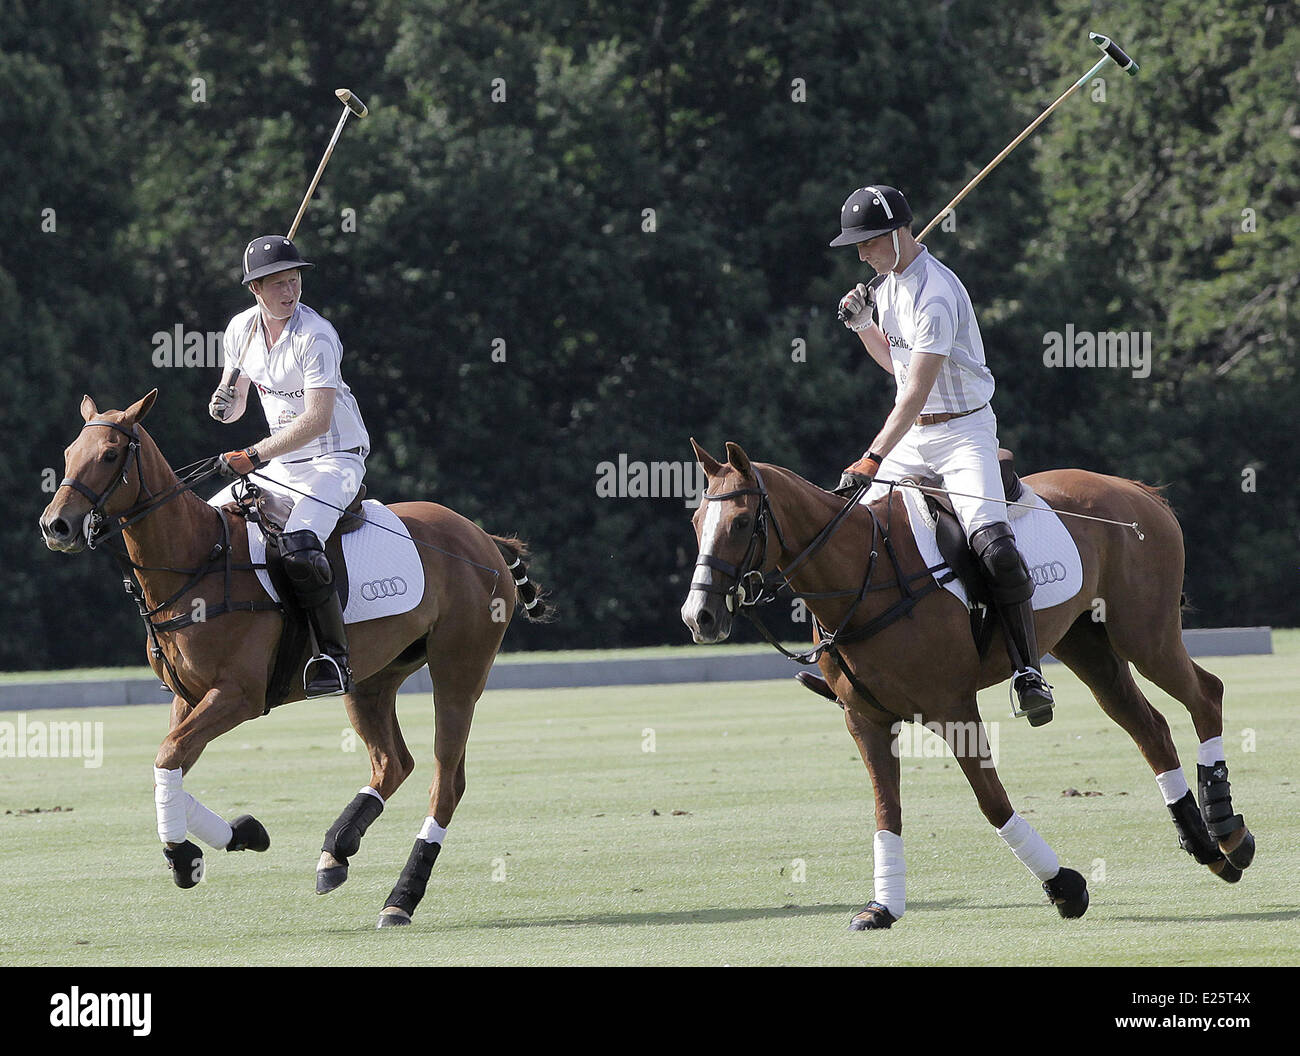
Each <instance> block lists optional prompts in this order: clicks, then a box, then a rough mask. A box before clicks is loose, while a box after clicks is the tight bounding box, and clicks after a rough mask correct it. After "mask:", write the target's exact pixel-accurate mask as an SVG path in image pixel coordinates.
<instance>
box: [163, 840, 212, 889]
mask: <svg viewBox="0 0 1300 1056" xmlns="http://www.w3.org/2000/svg"><path fill="white" fill-rule="evenodd" d="M163 857H164V858H166V859H167V868H168V869H170V870H171V872H172V881H173V882H174V883H175V884H176V886H177V887H179V888H182V889H183V890H189V889H190V888H191V887H196V886H197V885H198V883H199V881H200V880H202V879H203V851H202V850H201V849H200V848H199V847H197V846H196V845H194V844H192V843H190V841H189V840H185V841H184V842H182V843H178V844H177V845H176V846H175V847H166V846H164V847H163Z"/></svg>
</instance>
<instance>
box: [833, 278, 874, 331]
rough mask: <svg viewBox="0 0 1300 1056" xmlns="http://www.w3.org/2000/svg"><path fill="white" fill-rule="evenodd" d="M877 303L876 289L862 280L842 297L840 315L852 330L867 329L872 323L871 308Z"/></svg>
mask: <svg viewBox="0 0 1300 1056" xmlns="http://www.w3.org/2000/svg"><path fill="white" fill-rule="evenodd" d="M875 303H876V297H875V291H874V290H872V289H871V287H869V286H867V285H866V284H865V283H861V282H860V283H858V284H857V285H856V286H855V287H853V289H851V290H849V292H848V293H846V294H845V295H844V296H843V297H842V298H840V309H839V317H840V319H841V321H842V322H843V323H844V325H845V326H847V327H848V328H849V329H850V330H853V331H855V332H856V331H859V330H865V329H866V328H867V327H869V326H870V325H871V310H872V308H874V307H875Z"/></svg>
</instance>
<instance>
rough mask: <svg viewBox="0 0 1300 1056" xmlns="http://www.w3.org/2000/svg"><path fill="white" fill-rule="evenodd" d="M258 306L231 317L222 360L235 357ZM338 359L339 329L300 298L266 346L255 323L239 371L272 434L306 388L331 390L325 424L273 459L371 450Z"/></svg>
mask: <svg viewBox="0 0 1300 1056" xmlns="http://www.w3.org/2000/svg"><path fill="white" fill-rule="evenodd" d="M259 311H260V308H259V307H258V306H257V305H253V307H251V308H249V309H248V310H247V311H243V312H240V313H239V314H238V315H237V316H235V317H234V318H233V319H231V320H230V323H229V325H227V327H226V333H225V337H224V339H223V344H224V346H225V353H226V359H227V361H229V362H234V357H235V356H237V355H238V354H239V350H240V349H241V348H242V347H243V345H244V341H245V339H246V338H247V336H248V328H249V326H251V325H252V324H253V321H254V319H255V318H256V315H257V313H258V312H259ZM342 360H343V343H342V342H341V341H340V340H339V335H338V332H337V331H335V329H334V327H333V326H332V325H331V324H330V322H329V320H327V319H326V318H324V316H322V315H320V313H318V312H316V311H313V310H312V309H311V308H308V307H307V306H306V305H305V304H303V303H302V302H301V301H300V302H299V303H298V307H297V308H295V309H294V312H293V315H291V316H290V317H289V321H288V323H286V324H285V328H284V331H283V333H281V334H280V339H279V340H278V341H277V342H276V343H275V346H274V347H273V348H271V349H268V348H267V347H266V331H265V329H264V328H263V327H261V326H259V327H258V328H257V333H256V334H255V335H254V337H253V342H252V344H251V345H249V348H248V354H247V355H246V356H245V357H244V365H243V371H244V373H245V374H247V375H248V380H249V381H250V382H251V383H252V384H253V386H254V387H255V388H256V389H257V394H258V396H259V397H260V398H261V401H262V413H263V414H265V415H266V423H267V425H268V426H270V429H271V435H272V436H274V435H275V434H276V433H278V432H280V431H281V430H282V429H284V428H285V427H286V426H287V425H288V424H289V423H290V422H292V421H293V420H294V419H296V418H297V417H298V416H299V415H301V414H302V413H303V411H305V410H306V406H307V404H306V390H307V389H334V390H335V396H334V417H333V418H332V419H330V425H329V428H328V429H327V430H326V431H325V432H324V433H323V434H322V435H321V436H319V437H317V438H316V439H315V440H313V441H311V443H309V444H306V445H304V446H303V447H300V448H298V449H297V450H295V451H290V452H289V453H287V454H285V455H281V456H280V458H279V460H278V461H282V462H296V461H301V460H303V459H308V458H315V457H316V456H317V455H324V454H329V453H330V452H333V451H351V450H352V449H354V448H360V452H359V454H360V455H361V457H362V458H364V457H365V456H366V455H368V454H369V453H370V435H369V433H367V432H366V427H365V424H364V423H363V422H362V421H361V411H360V409H359V408H358V407H357V401H356V397H354V396H353V395H352V390H351V389H349V388H348V385H347V382H345V381H344V380H343V374H342V372H341V370H340V364H341V362H342Z"/></svg>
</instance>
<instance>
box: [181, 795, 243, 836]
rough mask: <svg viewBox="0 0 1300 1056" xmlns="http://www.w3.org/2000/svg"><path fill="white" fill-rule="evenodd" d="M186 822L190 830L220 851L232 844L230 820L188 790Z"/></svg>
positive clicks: (232, 833)
mask: <svg viewBox="0 0 1300 1056" xmlns="http://www.w3.org/2000/svg"><path fill="white" fill-rule="evenodd" d="M185 824H186V825H187V826H188V827H189V830H190V832H192V833H194V835H195V836H197V837H198V838H199V839H200V840H202V841H203V842H204V843H206V844H207V845H208V846H209V847H212V848H214V849H216V850H218V851H224V850H225V849H226V847H227V846H229V844H230V837H231V836H233V835H234V831H233V830H232V829H231V827H230V822H228V821H226V820H225V818H223V817H221V815H220V814H216V813H214V812H213V811H211V810H209V809H208V808H207V807H205V806H204V805H203V804H202V803H200V802H199V801H198V800H197V799H195V798H194V797H193V796H191V795H190V794H189V793H188V792H186V793H185Z"/></svg>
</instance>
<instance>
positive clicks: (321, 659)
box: [302, 653, 352, 697]
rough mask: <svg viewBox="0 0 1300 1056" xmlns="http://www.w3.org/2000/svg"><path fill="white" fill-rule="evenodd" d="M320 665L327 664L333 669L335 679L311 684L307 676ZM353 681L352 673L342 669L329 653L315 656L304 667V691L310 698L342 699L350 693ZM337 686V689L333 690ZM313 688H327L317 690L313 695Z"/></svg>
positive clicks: (314, 681) (315, 681)
mask: <svg viewBox="0 0 1300 1056" xmlns="http://www.w3.org/2000/svg"><path fill="white" fill-rule="evenodd" d="M320 663H327V664H329V665H330V666H331V667H333V668H334V675H335V678H334V679H331V680H329V681H328V682H325V681H324V680H320V679H317V680H313V681H311V682H309V681H308V680H307V675H308V674H309V673H310V672H311V669H312V667H313V666H314V665H315V664H320ZM351 681H352V678H351V672H350V671H348V670H347V669H346V668H344V667H340V666H339V662H338V661H337V660H335V659H334V657H332V656H330V655H329V653H320V654H318V655H316V656H313V657H312V658H311V659H310V660H308V661H307V663H306V664H305V665H303V669H302V691H303V692H304V693H305V694H307V696H308V697H341V696H343V695H345V694H346V693H347V692H348V689H349V688H350V683H351ZM335 685H337V688H333V687H334V686H335ZM311 686H325V687H326V688H322V689H317V691H316V692H314V693H313V692H312V690H311Z"/></svg>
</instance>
